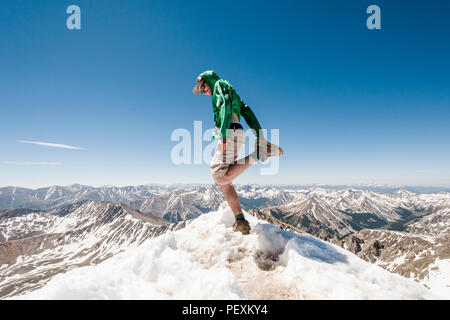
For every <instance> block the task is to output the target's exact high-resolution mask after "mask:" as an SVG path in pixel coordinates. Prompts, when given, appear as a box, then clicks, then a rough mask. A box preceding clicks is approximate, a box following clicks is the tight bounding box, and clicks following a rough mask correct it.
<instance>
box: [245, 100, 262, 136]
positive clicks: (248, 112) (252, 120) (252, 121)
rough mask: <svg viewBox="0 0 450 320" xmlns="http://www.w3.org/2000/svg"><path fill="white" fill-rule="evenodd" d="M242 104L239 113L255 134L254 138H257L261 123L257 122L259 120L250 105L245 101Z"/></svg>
mask: <svg viewBox="0 0 450 320" xmlns="http://www.w3.org/2000/svg"><path fill="white" fill-rule="evenodd" d="M242 105H243V106H242V107H241V114H242V116H243V117H244V119H245V121H246V122H247V124H248V126H249V127H250V128H252V129H253V132H254V133H255V135H256V139H259V138H260V136H259V134H260V130H261V125H260V124H259V121H258V119H257V118H256V116H255V114H254V113H253V111H252V109H250V107H249V106H248V105H247V104H245V103H243V104H242ZM261 138H264V136H262V137H261Z"/></svg>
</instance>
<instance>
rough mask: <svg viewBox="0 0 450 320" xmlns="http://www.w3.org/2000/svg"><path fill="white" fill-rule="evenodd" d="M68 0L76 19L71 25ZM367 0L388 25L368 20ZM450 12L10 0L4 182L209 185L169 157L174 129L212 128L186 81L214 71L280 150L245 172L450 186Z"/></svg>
mask: <svg viewBox="0 0 450 320" xmlns="http://www.w3.org/2000/svg"><path fill="white" fill-rule="evenodd" d="M71 4H76V5H78V6H79V7H80V8H81V19H82V22H81V23H82V29H81V30H68V29H67V28H66V19H67V17H68V15H67V14H66V8H67V7H68V6H69V5H71ZM371 4H376V5H378V6H379V7H380V8H381V27H382V29H381V30H368V29H367V27H366V19H367V17H368V16H369V15H368V14H366V8H367V7H368V6H369V5H371ZM449 12H450V4H449V3H448V2H445V1H436V0H432V1H378V0H377V1H362V0H359V1H356V0H355V1H344V2H342V1H341V2H337V1H332V0H330V1H298V0H297V1H227V2H223V1H206V2H205V1H197V2H196V1H136V0H130V1H101V0H95V1H87V0H73V1H62V0H57V1H55V0H40V1H32V0H28V1H25V0H21V1H20V0H14V1H2V2H1V3H0V59H1V61H2V63H1V69H0V108H1V109H0V110H1V114H0V186H7V185H16V186H27V187H38V186H48V185H54V184H59V185H68V184H72V183H81V184H88V185H94V186H100V185H109V184H112V185H136V184H145V183H187V182H199V183H212V179H211V177H210V174H209V168H208V164H203V165H178V166H177V165H174V164H173V163H172V162H171V159H170V152H171V149H172V148H173V147H174V146H175V144H176V143H175V142H172V141H171V140H170V136H171V134H172V132H173V130H175V129H177V128H186V129H188V130H190V131H191V132H192V131H193V123H194V120H199V121H203V127H204V128H206V127H208V126H209V127H211V126H213V118H212V112H211V110H212V108H211V101H210V98H209V97H205V96H195V95H193V94H192V91H191V90H192V86H193V84H194V81H195V78H196V76H197V75H198V74H199V73H200V72H202V71H204V70H209V69H213V70H215V71H216V72H217V73H218V74H219V75H220V76H222V77H223V78H225V79H227V80H228V81H230V82H231V83H232V84H233V86H234V87H235V88H236V90H237V91H238V93H239V94H240V96H241V98H242V99H243V100H244V101H245V102H246V103H248V104H249V105H250V106H251V107H252V109H253V111H254V112H255V113H256V115H257V117H258V119H259V121H260V123H261V124H262V126H263V127H264V128H269V129H270V128H276V129H279V130H280V131H279V132H280V144H281V145H282V147H283V148H284V150H285V155H284V156H283V157H282V158H281V159H280V169H279V172H278V174H276V175H272V176H263V175H261V174H260V170H259V169H260V168H259V167H257V166H254V167H252V168H251V169H249V170H248V171H247V172H246V173H245V174H244V175H242V176H241V177H239V178H238V179H237V180H236V182H237V183H272V184H310V183H323V184H356V183H379V184H410V185H441V186H450V126H449V123H450V76H449V75H450V62H449V60H450V59H449V57H450V28H449V26H448V14H449ZM269 138H270V137H269ZM269 140H270V139H269ZM18 141H37V142H46V143H54V144H63V145H69V146H75V147H78V148H80V149H67V148H59V147H54V146H47V145H38V144H30V143H23V142H18Z"/></svg>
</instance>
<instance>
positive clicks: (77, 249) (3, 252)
mask: <svg viewBox="0 0 450 320" xmlns="http://www.w3.org/2000/svg"><path fill="white" fill-rule="evenodd" d="M237 191H238V194H239V196H240V200H241V203H242V204H243V206H244V208H245V209H247V210H248V212H249V213H251V214H252V215H254V216H256V217H258V218H259V219H262V220H265V221H269V222H270V223H273V224H275V225H276V226H279V227H280V228H282V229H284V230H286V232H287V230H289V231H292V232H297V233H301V234H311V235H314V236H316V237H319V238H321V239H322V240H326V241H328V242H330V243H332V244H335V245H338V246H340V247H342V248H345V249H347V250H348V251H351V252H352V253H354V254H355V255H357V256H359V257H360V258H362V259H364V260H366V261H369V262H371V263H373V264H376V265H378V266H381V267H383V268H385V269H387V270H389V271H391V272H395V273H398V274H400V275H402V276H404V277H410V278H412V279H414V280H416V281H419V282H421V283H422V284H424V285H426V286H428V287H430V288H432V289H433V290H439V293H440V294H442V293H443V294H444V295H445V294H446V295H447V296H449V297H450V266H449V265H448V262H449V261H450V254H449V252H448V249H447V248H449V244H450V242H449V237H450V235H449V231H450V193H448V192H439V193H436V194H419V193H414V192H412V191H410V190H408V189H405V188H400V189H397V190H396V191H394V192H390V193H380V192H374V191H371V190H367V189H365V190H357V189H354V188H347V189H339V190H333V189H327V188H317V187H315V188H308V189H302V188H297V187H285V188H281V187H275V186H258V185H238V186H237ZM223 201H224V198H223V195H222V193H221V192H220V190H219V189H218V188H217V187H215V186H212V185H210V186H204V185H184V186H163V185H144V186H135V187H114V186H106V187H101V188H94V187H89V186H82V185H72V186H67V187H59V186H53V187H49V188H41V189H37V190H31V189H24V188H14V187H7V188H0V208H1V209H3V210H1V209H0V298H1V297H8V296H15V295H17V294H21V293H24V292H27V291H29V290H33V289H37V288H40V287H42V286H43V285H44V284H46V283H47V282H48V281H49V280H50V279H52V278H53V277H54V276H55V275H56V274H59V273H65V272H67V270H70V269H72V268H76V267H79V266H84V265H97V264H98V263H100V262H102V261H104V260H106V259H108V258H110V257H112V256H115V255H117V254H118V253H119V252H122V251H128V250H129V249H130V248H133V247H136V246H138V245H140V244H142V243H143V242H144V241H146V240H147V239H149V238H153V237H159V236H161V235H163V234H165V233H166V232H169V231H170V230H175V229H180V228H183V227H185V226H186V225H187V224H190V223H191V222H192V221H196V220H197V219H199V217H200V218H201V217H203V215H204V214H206V213H208V212H211V211H212V210H217V209H218V207H219V205H220V204H221V203H222V202H223ZM192 219H195V220H192ZM255 219H256V218H255ZM184 221H187V222H188V223H185V222H184ZM266 260H267V259H266ZM269 260H270V259H269ZM436 288H438V289H436Z"/></svg>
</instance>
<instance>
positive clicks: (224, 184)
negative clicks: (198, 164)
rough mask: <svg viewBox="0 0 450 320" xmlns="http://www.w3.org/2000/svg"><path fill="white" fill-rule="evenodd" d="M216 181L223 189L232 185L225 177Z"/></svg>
mask: <svg viewBox="0 0 450 320" xmlns="http://www.w3.org/2000/svg"><path fill="white" fill-rule="evenodd" d="M214 181H215V182H216V184H217V185H218V186H219V187H220V188H221V189H222V188H223V187H227V186H229V185H231V181H228V179H227V178H226V177H225V176H222V177H220V178H215V179H214Z"/></svg>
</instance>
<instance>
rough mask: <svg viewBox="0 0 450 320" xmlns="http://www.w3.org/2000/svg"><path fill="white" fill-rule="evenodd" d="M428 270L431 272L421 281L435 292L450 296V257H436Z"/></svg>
mask: <svg viewBox="0 0 450 320" xmlns="http://www.w3.org/2000/svg"><path fill="white" fill-rule="evenodd" d="M428 270H429V271H432V272H430V273H429V275H428V277H427V278H426V279H425V280H424V281H423V282H424V283H425V284H426V285H427V286H429V287H430V288H433V292H435V293H436V294H439V295H440V296H443V297H450V259H444V260H441V259H437V260H436V261H435V262H434V263H433V264H432V265H430V266H429V267H428Z"/></svg>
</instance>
